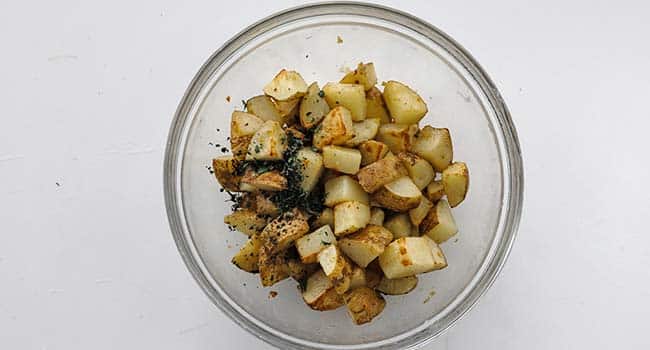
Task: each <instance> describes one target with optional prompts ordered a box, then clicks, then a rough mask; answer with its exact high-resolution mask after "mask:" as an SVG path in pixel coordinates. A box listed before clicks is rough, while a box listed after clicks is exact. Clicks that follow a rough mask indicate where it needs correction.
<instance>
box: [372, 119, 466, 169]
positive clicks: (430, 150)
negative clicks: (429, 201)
mask: <svg viewBox="0 0 650 350" xmlns="http://www.w3.org/2000/svg"><path fill="white" fill-rule="evenodd" d="M380 133H381V129H380ZM411 151H412V152H413V153H415V154H417V155H419V156H420V157H422V158H424V159H426V160H427V161H428V162H429V163H431V165H433V168H434V169H435V170H436V171H438V172H441V171H443V170H445V169H447V167H448V166H449V164H450V163H451V161H452V160H453V158H454V150H453V147H452V143H451V135H449V130H448V129H436V128H433V127H431V126H428V125H427V126H425V127H424V128H422V130H420V132H419V133H418V135H417V138H416V139H415V142H414V143H413V145H412V146H411Z"/></svg>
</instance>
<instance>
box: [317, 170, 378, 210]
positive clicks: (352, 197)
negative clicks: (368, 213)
mask: <svg viewBox="0 0 650 350" xmlns="http://www.w3.org/2000/svg"><path fill="white" fill-rule="evenodd" d="M350 201H357V202H361V203H365V204H368V203H369V202H368V194H367V193H366V192H365V191H364V190H363V188H362V187H361V185H359V183H358V182H357V181H355V180H354V179H353V178H351V177H350V176H347V175H343V176H339V177H336V178H333V179H331V180H329V181H327V182H326V183H325V205H326V206H328V207H333V206H335V205H337V204H339V203H343V202H350Z"/></svg>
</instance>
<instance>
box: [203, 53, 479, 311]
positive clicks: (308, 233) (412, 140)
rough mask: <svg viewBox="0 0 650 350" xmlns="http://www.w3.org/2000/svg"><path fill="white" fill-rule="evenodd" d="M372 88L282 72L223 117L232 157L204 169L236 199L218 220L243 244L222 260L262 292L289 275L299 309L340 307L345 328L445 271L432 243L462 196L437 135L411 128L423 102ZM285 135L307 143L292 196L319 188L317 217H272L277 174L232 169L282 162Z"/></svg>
mask: <svg viewBox="0 0 650 350" xmlns="http://www.w3.org/2000/svg"><path fill="white" fill-rule="evenodd" d="M376 85H377V77H376V73H375V68H374V65H373V64H372V63H367V64H363V63H360V64H359V65H358V67H357V68H356V69H355V70H354V71H351V72H349V73H348V74H346V75H345V76H344V77H343V78H342V79H341V81H340V82H339V83H332V82H330V83H327V84H325V85H324V86H323V88H322V89H321V88H319V86H318V84H317V83H312V84H311V85H307V83H306V82H305V81H304V79H303V78H302V76H301V75H300V74H298V73H297V72H295V71H288V70H282V71H280V72H279V73H278V74H277V75H276V76H275V77H274V78H273V80H272V81H271V82H269V83H268V84H267V85H266V86H265V87H264V94H263V95H260V96H255V97H253V98H251V99H249V100H248V101H247V103H246V110H245V111H235V112H234V113H233V115H232V121H231V130H230V142H231V148H232V151H233V155H232V156H223V157H218V158H215V159H214V160H213V169H214V173H215V175H216V177H217V180H218V181H219V182H220V184H221V185H222V186H223V187H224V188H225V189H226V190H228V191H234V192H241V193H243V195H244V200H243V201H242V205H241V208H238V209H237V210H236V211H234V212H233V213H232V214H230V215H228V216H226V217H225V220H224V221H225V223H226V224H228V225H230V226H231V227H233V228H234V229H236V230H238V231H241V232H243V233H245V234H246V235H248V236H249V240H248V241H247V242H246V243H245V244H244V245H243V246H242V248H241V250H240V251H239V253H237V255H236V256H235V257H234V258H233V259H232V262H233V263H234V264H235V265H236V266H237V267H239V268H240V269H242V270H244V271H247V272H251V273H259V275H260V279H261V282H262V284H263V285H264V286H271V285H273V284H275V283H277V282H279V281H282V280H284V279H286V278H289V277H292V278H294V279H296V280H298V281H300V282H301V284H302V296H303V299H304V301H305V303H306V304H307V305H309V307H311V308H312V309H315V310H320V311H325V310H333V309H336V308H338V307H341V306H343V305H346V306H347V308H348V311H349V313H350V315H351V317H352V319H353V320H354V322H355V323H356V324H363V323H366V322H370V321H371V320H372V319H373V318H374V317H375V316H377V315H378V314H380V313H381V311H382V310H383V309H384V306H385V300H384V298H383V297H382V294H387V295H400V294H406V293H409V292H410V291H411V290H413V289H414V288H415V287H416V285H417V282H418V279H417V275H418V274H421V273H426V272H430V271H434V270H439V269H442V268H445V267H446V266H447V261H446V258H445V255H444V253H443V251H442V249H441V248H440V246H439V244H440V243H443V242H445V241H447V240H448V239H449V238H450V237H452V236H454V235H455V234H456V233H457V231H458V229H457V226H456V222H455V220H454V217H453V216H452V213H451V208H453V207H456V206H458V205H459V204H460V203H461V202H462V201H463V200H464V199H465V196H466V194H467V190H468V186H469V172H468V168H467V166H466V164H465V163H462V162H454V161H453V147H452V140H451V135H450V133H449V130H448V129H445V128H435V127H432V126H429V125H426V126H422V127H421V126H419V125H418V123H419V122H420V120H421V119H422V118H423V117H424V116H425V115H426V113H427V111H428V108H427V105H426V104H425V102H424V100H423V99H422V98H421V97H420V96H419V95H418V94H417V93H416V92H415V91H414V90H413V89H411V88H410V87H408V86H407V85H405V84H403V83H400V82H397V81H388V82H384V83H383V84H382V85H383V92H382V91H380V90H379V88H377V86H376ZM289 134H291V135H292V136H293V137H300V138H304V139H305V140H307V138H305V135H307V134H311V135H313V136H312V138H311V144H305V145H304V148H302V149H300V150H299V151H298V152H297V154H296V157H297V159H298V161H299V162H300V164H301V165H302V167H301V169H302V170H301V171H302V177H301V182H300V187H301V189H302V191H305V192H310V191H314V189H315V188H317V186H320V188H322V192H323V199H322V200H323V203H324V205H325V209H324V210H323V211H322V212H321V213H320V214H319V215H313V213H312V215H309V214H307V213H306V212H305V211H303V210H300V209H299V208H294V209H293V210H290V211H286V212H284V213H282V212H280V210H279V209H278V207H277V205H276V203H274V202H273V201H272V200H270V199H269V198H271V197H270V194H272V193H274V192H275V191H282V190H284V189H286V188H287V179H286V178H284V177H283V175H282V173H280V172H278V171H267V172H263V173H258V172H256V171H255V170H251V169H246V171H245V172H244V174H243V175H242V174H238V173H237V171H236V168H237V164H238V162H242V161H248V162H255V161H283V160H284V161H287V160H286V159H283V154H285V150H286V149H287V136H288V135H289ZM306 142H307V141H306Z"/></svg>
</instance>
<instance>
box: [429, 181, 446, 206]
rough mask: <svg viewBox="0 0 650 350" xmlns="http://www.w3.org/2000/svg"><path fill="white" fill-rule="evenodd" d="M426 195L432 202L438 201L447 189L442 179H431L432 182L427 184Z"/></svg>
mask: <svg viewBox="0 0 650 350" xmlns="http://www.w3.org/2000/svg"><path fill="white" fill-rule="evenodd" d="M425 195H426V197H427V198H428V199H429V200H430V201H431V203H436V202H437V201H439V200H440V198H442V197H443V196H444V195H445V189H444V187H443V185H442V181H437V180H434V181H431V183H430V184H429V185H428V186H427V190H426V192H425Z"/></svg>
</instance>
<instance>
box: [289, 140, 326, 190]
mask: <svg viewBox="0 0 650 350" xmlns="http://www.w3.org/2000/svg"><path fill="white" fill-rule="evenodd" d="M296 158H297V159H298V161H299V162H300V164H302V167H301V168H302V169H301V172H302V180H301V182H300V187H301V188H302V190H303V191H305V192H311V190H313V189H314V187H316V185H317V184H318V181H319V180H320V176H321V175H322V174H323V169H324V168H323V156H321V155H320V154H319V153H318V152H314V151H313V150H312V149H311V148H307V147H304V148H301V149H300V150H298V152H297V153H296Z"/></svg>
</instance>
